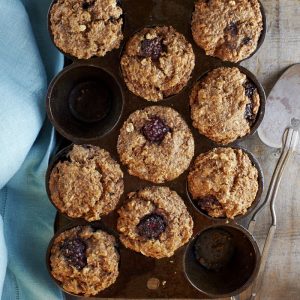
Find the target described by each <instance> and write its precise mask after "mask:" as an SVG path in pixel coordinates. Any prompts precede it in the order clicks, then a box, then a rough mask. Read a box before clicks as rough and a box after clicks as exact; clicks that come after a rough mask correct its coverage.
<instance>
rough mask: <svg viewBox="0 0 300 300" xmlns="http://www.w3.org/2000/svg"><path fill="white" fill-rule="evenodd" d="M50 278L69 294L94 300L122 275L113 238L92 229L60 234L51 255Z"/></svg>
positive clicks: (74, 229) (87, 227)
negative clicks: (93, 298)
mask: <svg viewBox="0 0 300 300" xmlns="http://www.w3.org/2000/svg"><path fill="white" fill-rule="evenodd" d="M50 265H51V274H52V276H53V277H54V278H55V279H56V280H58V281H59V282H60V284H61V286H62V287H63V288H64V289H65V290H66V291H68V292H70V293H74V294H76V295H83V296H92V295H96V294H98V293H99V292H100V291H102V290H104V289H105V288H107V287H109V286H110V285H111V284H113V283H114V282H115V281H116V279H117V277H118V275H119V254H118V252H117V250H116V241H115V238H114V237H113V236H112V235H109V234H108V233H106V232H104V231H101V230H95V229H94V228H92V227H90V226H77V227H74V228H72V229H70V230H67V231H64V232H63V233H61V234H59V235H58V236H57V237H56V238H55V240H54V242H53V245H52V248H51V254H50Z"/></svg>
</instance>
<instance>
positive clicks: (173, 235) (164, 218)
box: [117, 186, 193, 258]
mask: <svg viewBox="0 0 300 300" xmlns="http://www.w3.org/2000/svg"><path fill="white" fill-rule="evenodd" d="M118 213H119V219H118V224H117V227H118V230H119V232H120V240H121V241H122V243H123V244H124V246H125V247H126V248H130V249H132V250H134V251H136V252H140V253H142V254H143V255H145V256H150V257H154V258H162V257H170V256H172V255H173V254H174V252H175V251H176V250H177V249H178V248H179V247H181V246H182V245H184V244H185V243H187V242H188V240H189V239H190V238H191V236H192V233H193V220H192V217H191V216H190V215H189V213H188V211H187V209H186V207H185V204H184V202H183V200H182V199H181V198H180V197H179V196H178V194H177V193H176V192H174V191H172V190H170V189H169V188H168V187H154V186H153V187H148V188H144V189H142V190H140V191H138V192H135V193H130V194H129V202H127V204H126V205H125V206H123V207H122V208H121V209H120V210H119V211H118Z"/></svg>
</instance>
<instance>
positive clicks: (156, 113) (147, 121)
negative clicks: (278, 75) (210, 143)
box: [117, 106, 194, 183]
mask: <svg viewBox="0 0 300 300" xmlns="http://www.w3.org/2000/svg"><path fill="white" fill-rule="evenodd" d="M117 148H118V153H119V155H120V160H121V162H122V163H123V164H125V165H126V166H127V167H128V171H129V173H130V174H131V175H134V176H137V177H139V178H141V179H144V180H149V181H151V182H155V183H163V182H165V181H170V180H173V179H175V178H176V177H178V176H179V175H180V174H181V173H183V172H184V171H185V170H186V169H187V168H188V167H189V164H190V161H191V159H192V158H193V156H194V139H193V136H192V133H191V131H190V129H189V128H188V126H187V124H186V123H185V121H184V120H183V119H182V118H181V116H180V115H179V113H178V112H177V111H175V110H174V109H172V108H170V107H163V106H150V107H147V108H145V109H143V110H137V111H135V112H134V113H132V114H131V115H130V116H129V118H128V119H127V121H126V122H125V123H124V125H123V127H122V128H121V131H120V135H119V138H118V146H117Z"/></svg>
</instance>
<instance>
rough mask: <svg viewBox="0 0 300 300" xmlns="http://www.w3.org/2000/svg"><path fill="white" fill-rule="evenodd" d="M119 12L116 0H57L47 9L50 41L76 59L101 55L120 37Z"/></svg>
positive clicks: (113, 46)
mask: <svg viewBox="0 0 300 300" xmlns="http://www.w3.org/2000/svg"><path fill="white" fill-rule="evenodd" d="M122 13H123V12H122V8H121V7H120V6H118V4H117V1H116V0H79V1H78V0H57V2H56V3H55V4H54V5H53V6H52V8H51V11H50V28H51V31H52V34H53V39H54V43H55V44H56V46H57V47H58V48H59V49H61V50H62V51H63V52H65V53H68V54H70V55H72V56H74V57H77V58H79V59H87V58H90V57H92V56H104V55H105V54H106V53H107V52H108V51H111V50H113V49H115V48H119V46H120V43H121V41H122V39H123V34H122V24H123V19H122Z"/></svg>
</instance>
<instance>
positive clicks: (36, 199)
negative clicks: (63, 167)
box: [0, 0, 63, 300]
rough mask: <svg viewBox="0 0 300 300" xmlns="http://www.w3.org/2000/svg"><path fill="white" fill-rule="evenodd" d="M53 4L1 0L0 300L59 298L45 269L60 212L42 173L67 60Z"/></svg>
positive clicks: (51, 142) (52, 139) (45, 0)
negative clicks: (56, 35)
mask: <svg viewBox="0 0 300 300" xmlns="http://www.w3.org/2000/svg"><path fill="white" fill-rule="evenodd" d="M49 5H50V0H23V1H21V0H5V1H4V0H0V168H1V169H0V189H1V190H0V297H1V293H2V299H3V300H10V299H18V300H23V299H30V300H35V299H39V300H43V299H47V300H52V299H61V298H62V294H61V292H60V291H59V290H58V289H57V287H56V286H55V285H54V283H53V282H52V280H51V279H50V276H49V275H48V272H47V270H46V264H45V253H46V248H47V244H48V242H49V240H50V238H51V236H52V235H53V220H54V216H55V209H54V208H53V207H52V205H51V204H50V202H49V200H48V199H47V196H46V193H45V187H44V175H45V170H46V167H47V164H48V160H49V157H50V155H51V153H52V150H53V148H54V145H55V137H54V131H53V128H52V126H51V125H50V124H49V123H48V121H45V97H46V90H47V85H48V83H49V81H50V80H51V79H52V77H53V76H54V75H55V74H56V73H57V72H58V71H59V70H60V69H61V68H62V65H63V57H62V55H60V54H59V52H58V51H57V50H56V49H55V47H54V46H53V45H52V43H51V40H50V37H49V34H48V32H47V11H48V8H49Z"/></svg>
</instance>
